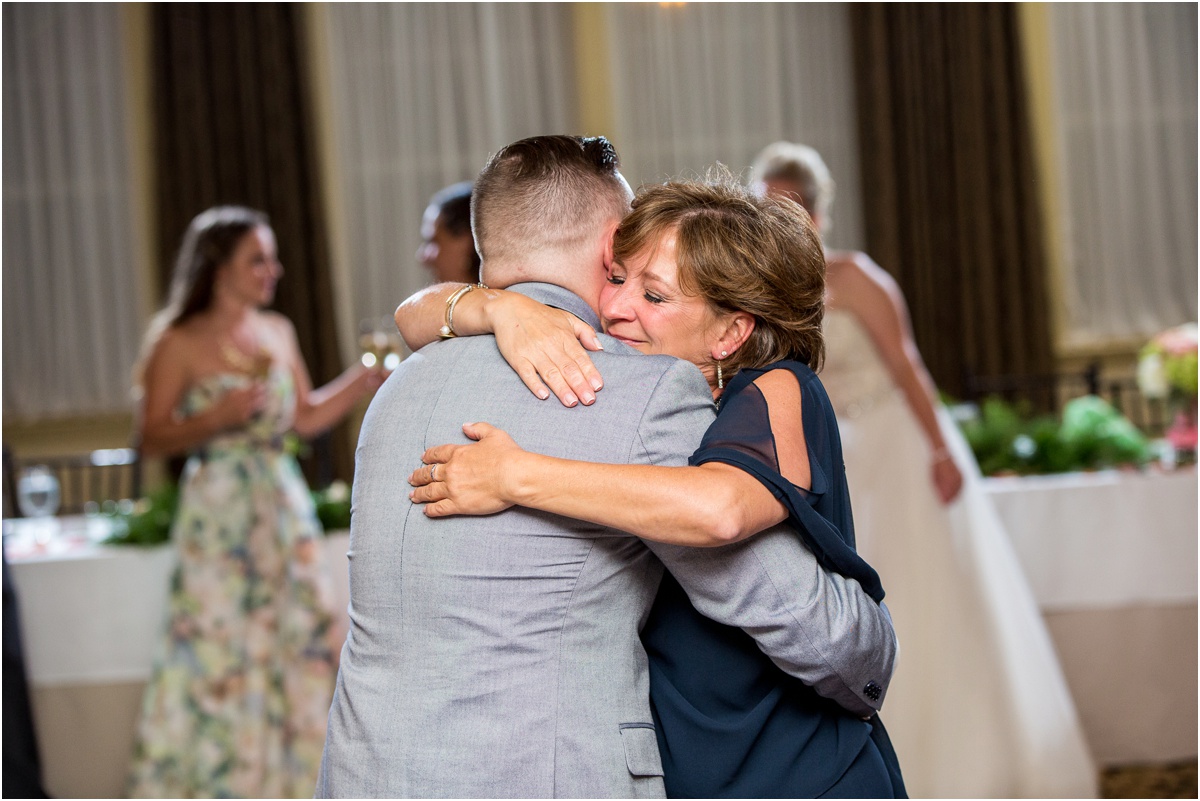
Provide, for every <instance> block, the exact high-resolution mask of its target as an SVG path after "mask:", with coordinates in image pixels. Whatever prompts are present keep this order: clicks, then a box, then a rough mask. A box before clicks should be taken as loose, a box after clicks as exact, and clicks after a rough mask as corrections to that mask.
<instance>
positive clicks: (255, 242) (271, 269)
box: [217, 226, 283, 307]
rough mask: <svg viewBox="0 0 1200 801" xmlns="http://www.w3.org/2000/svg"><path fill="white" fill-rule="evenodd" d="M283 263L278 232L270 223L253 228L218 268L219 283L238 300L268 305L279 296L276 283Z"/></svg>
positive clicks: (257, 305) (251, 304)
mask: <svg viewBox="0 0 1200 801" xmlns="http://www.w3.org/2000/svg"><path fill="white" fill-rule="evenodd" d="M282 276H283V265H282V264H280V263H279V255H278V252H277V251H276V249H275V234H274V233H273V232H272V231H271V229H270V228H267V227H266V226H259V227H257V228H255V229H253V230H252V231H249V232H248V233H247V234H246V235H245V236H243V237H242V238H241V239H240V240H239V241H238V243H237V246H236V247H235V248H234V249H233V255H231V256H230V257H229V260H228V261H226V262H225V263H224V264H222V265H221V266H220V267H218V268H217V284H218V286H219V287H220V288H221V290H222V291H223V292H224V293H225V294H227V295H229V296H231V297H233V298H234V299H236V300H238V301H240V302H242V303H245V304H247V305H250V306H256V307H261V306H267V305H270V303H271V301H272V300H274V299H275V285H276V284H277V283H279V279H280V277H282Z"/></svg>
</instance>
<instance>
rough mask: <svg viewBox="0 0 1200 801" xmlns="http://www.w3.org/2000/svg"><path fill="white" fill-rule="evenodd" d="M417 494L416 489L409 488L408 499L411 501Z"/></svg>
mask: <svg viewBox="0 0 1200 801" xmlns="http://www.w3.org/2000/svg"><path fill="white" fill-rule="evenodd" d="M416 494H417V491H416V490H409V491H408V499H409V500H410V501H411V500H412V499H413V496H414V495H416Z"/></svg>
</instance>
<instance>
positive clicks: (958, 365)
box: [850, 3, 1054, 394]
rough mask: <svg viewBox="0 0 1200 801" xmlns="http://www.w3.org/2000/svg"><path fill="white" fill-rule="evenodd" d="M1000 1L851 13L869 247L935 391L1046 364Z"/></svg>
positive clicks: (1012, 19) (1022, 127) (1028, 179)
mask: <svg viewBox="0 0 1200 801" xmlns="http://www.w3.org/2000/svg"><path fill="white" fill-rule="evenodd" d="M1016 13H1017V12H1016V9H1015V7H1014V6H1010V5H1000V4H911V3H888V4H880V3H867V4H861V5H852V6H851V7H850V19H851V28H852V30H853V34H854V36H853V39H854V64H855V68H856V74H857V88H858V92H857V94H858V130H859V145H860V150H861V153H862V181H863V206H864V217H865V223H866V231H867V236H866V239H867V250H868V252H869V253H870V254H871V255H872V256H873V257H874V258H875V260H876V261H878V262H879V264H880V265H881V266H883V267H884V269H886V270H888V271H889V272H891V273H892V275H894V276H895V278H896V280H897V281H898V282H899V284H900V287H901V289H902V290H903V291H904V294H905V296H906V298H907V300H908V305H909V310H910V311H911V313H912V321H913V328H914V331H915V335H916V340H917V345H918V347H919V348H920V350H921V353H922V355H923V356H924V357H925V362H926V364H927V365H928V367H929V371H930V373H932V375H933V377H934V380H935V381H936V382H937V384H938V386H939V387H941V388H942V389H943V390H945V391H948V392H950V393H951V394H961V393H962V391H963V388H964V384H965V376H966V374H967V373H968V372H970V373H972V374H974V375H977V376H999V375H1006V376H1018V377H1019V376H1037V375H1044V374H1046V373H1048V372H1050V371H1051V370H1052V369H1053V365H1054V353H1053V349H1052V341H1051V331H1050V320H1049V311H1048V310H1049V300H1048V297H1049V295H1048V279H1047V275H1046V257H1045V250H1044V243H1043V239H1042V231H1041V226H1040V210H1039V197H1038V194H1037V192H1036V191H1035V180H1036V176H1035V174H1034V159H1033V152H1032V143H1031V137H1030V132H1029V120H1028V112H1027V108H1026V97H1025V93H1026V90H1025V85H1024V79H1023V76H1022V73H1021V61H1020V52H1019V47H1018V45H1019V42H1018V40H1017V36H1018V30H1017V20H1016Z"/></svg>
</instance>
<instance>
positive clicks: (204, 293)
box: [133, 206, 270, 393]
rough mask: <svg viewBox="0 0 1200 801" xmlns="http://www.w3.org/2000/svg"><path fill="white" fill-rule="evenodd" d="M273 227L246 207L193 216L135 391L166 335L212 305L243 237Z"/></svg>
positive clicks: (149, 333)
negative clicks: (220, 271)
mask: <svg viewBox="0 0 1200 801" xmlns="http://www.w3.org/2000/svg"><path fill="white" fill-rule="evenodd" d="M269 227H270V221H269V220H268V219H267V215H265V214H263V213H262V212H261V211H255V210H254V209H248V208H245V207H243V206H214V207H213V208H211V209H208V210H207V211H204V212H201V213H200V214H198V215H196V217H195V218H193V219H192V222H191V224H190V225H188V229H187V231H186V232H185V233H184V235H183V244H181V245H180V247H179V255H178V256H176V258H175V271H174V274H173V276H172V278H171V289H170V293H169V294H168V296H167V303H166V305H165V306H164V307H163V308H162V309H161V310H159V312H158V313H157V314H155V315H154V317H153V318H152V319H151V320H150V325H149V326H148V327H147V330H146V335H145V337H143V339H142V349H141V354H140V355H139V357H138V362H137V364H136V365H135V366H134V372H133V381H134V387H135V393H137V392H138V388H139V387H140V386H141V383H142V372H143V370H144V369H145V365H146V360H147V359H148V358H149V356H150V353H151V351H153V350H154V346H155V345H156V344H158V340H159V339H161V338H162V335H163V334H165V333H166V331H167V329H168V328H173V327H174V326H177V325H180V324H181V323H183V322H184V321H186V320H187V319H188V318H190V317H192V316H194V315H196V314H199V313H200V312H202V311H205V310H206V309H208V307H209V306H211V305H212V299H213V285H214V284H215V283H216V278H217V268H218V267H220V266H221V265H222V264H224V263H225V262H227V261H229V259H230V258H231V257H232V256H233V252H234V250H236V249H237V246H238V243H239V242H241V241H242V237H244V236H246V234H248V233H250V232H251V231H253V230H254V229H255V228H269Z"/></svg>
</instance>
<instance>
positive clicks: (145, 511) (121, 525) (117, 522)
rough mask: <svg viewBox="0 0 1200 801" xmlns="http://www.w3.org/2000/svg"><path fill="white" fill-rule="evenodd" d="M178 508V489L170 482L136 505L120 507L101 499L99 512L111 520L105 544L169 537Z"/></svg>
mask: <svg viewBox="0 0 1200 801" xmlns="http://www.w3.org/2000/svg"><path fill="white" fill-rule="evenodd" d="M178 507H179V488H178V487H177V486H176V485H174V484H166V485H164V486H162V487H159V488H158V489H157V490H155V491H154V492H152V493H150V495H148V496H146V497H145V498H143V499H141V500H140V501H138V502H137V503H136V504H126V505H125V506H121V505H120V504H116V503H114V502H113V501H105V502H104V507H103V509H102V511H101V514H104V515H106V516H108V517H110V518H111V519H112V521H113V524H114V525H113V533H112V534H110V535H109V536H108V538H107V539H106V540H105V543H107V544H109V545H140V546H149V545H161V544H162V543H164V542H167V541H169V540H170V539H171V521H172V520H174V519H175V510H176V509H177V508H178Z"/></svg>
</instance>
